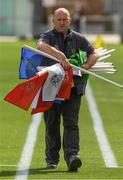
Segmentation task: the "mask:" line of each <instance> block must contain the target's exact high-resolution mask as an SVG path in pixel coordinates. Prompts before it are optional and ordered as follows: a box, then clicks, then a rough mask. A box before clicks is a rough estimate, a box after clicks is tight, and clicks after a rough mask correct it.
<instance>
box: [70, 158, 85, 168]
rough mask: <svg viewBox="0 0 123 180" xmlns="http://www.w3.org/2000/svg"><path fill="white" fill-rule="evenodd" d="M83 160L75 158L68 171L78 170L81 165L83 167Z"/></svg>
mask: <svg viewBox="0 0 123 180" xmlns="http://www.w3.org/2000/svg"><path fill="white" fill-rule="evenodd" d="M81 165H82V162H81V160H80V159H79V158H76V159H73V161H72V162H71V164H70V165H69V169H68V171H77V169H78V168H79V167H81Z"/></svg>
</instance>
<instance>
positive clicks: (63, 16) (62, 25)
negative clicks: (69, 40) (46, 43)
mask: <svg viewBox="0 0 123 180" xmlns="http://www.w3.org/2000/svg"><path fill="white" fill-rule="evenodd" d="M53 23H54V26H55V29H56V30H57V31H58V32H63V33H64V34H66V33H67V32H68V29H69V26H70V23H71V18H70V13H69V11H68V10H67V9H65V8H58V9H56V10H55V11H54V15H53Z"/></svg>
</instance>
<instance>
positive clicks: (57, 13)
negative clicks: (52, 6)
mask: <svg viewBox="0 0 123 180" xmlns="http://www.w3.org/2000/svg"><path fill="white" fill-rule="evenodd" d="M59 14H66V15H67V17H69V18H70V12H69V11H68V10H67V9H65V8H58V9H56V10H55V11H54V16H57V15H59Z"/></svg>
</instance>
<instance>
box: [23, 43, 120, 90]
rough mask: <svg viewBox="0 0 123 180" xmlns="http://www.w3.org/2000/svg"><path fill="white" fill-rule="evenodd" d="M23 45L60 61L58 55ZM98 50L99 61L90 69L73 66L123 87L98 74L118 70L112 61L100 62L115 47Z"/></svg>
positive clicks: (108, 55)
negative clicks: (54, 55)
mask: <svg viewBox="0 0 123 180" xmlns="http://www.w3.org/2000/svg"><path fill="white" fill-rule="evenodd" d="M23 47H25V48H27V49H29V50H31V51H33V52H36V53H38V54H40V55H44V56H46V57H48V58H51V59H54V60H56V61H57V62H59V60H58V59H57V58H56V57H53V56H51V55H50V54H47V53H45V52H42V51H40V50H38V49H35V48H33V47H31V46H28V45H24V46H23ZM96 51H97V52H98V53H99V59H98V62H97V63H96V64H95V65H94V66H93V67H91V68H90V69H89V70H85V69H83V68H81V67H77V66H75V65H73V64H71V66H72V67H73V68H76V69H78V70H81V71H82V72H83V73H86V74H90V75H92V76H94V77H97V78H99V79H102V80H104V81H106V82H108V83H110V84H112V85H114V86H117V87H119V88H121V89H123V85H121V84H119V83H117V82H114V81H112V80H109V79H107V78H105V77H102V76H100V75H99V74H96V72H97V73H98V72H106V73H115V72H116V70H115V69H113V68H114V66H113V65H112V63H104V62H100V61H102V60H104V59H107V58H108V57H110V56H111V53H112V52H114V51H115V49H111V50H107V49H103V48H99V49H97V50H96ZM94 72H95V73H94Z"/></svg>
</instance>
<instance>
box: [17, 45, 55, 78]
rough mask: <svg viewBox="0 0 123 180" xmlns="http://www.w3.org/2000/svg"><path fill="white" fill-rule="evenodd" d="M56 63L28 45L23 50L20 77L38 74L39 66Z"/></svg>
mask: <svg viewBox="0 0 123 180" xmlns="http://www.w3.org/2000/svg"><path fill="white" fill-rule="evenodd" d="M54 63H56V61H55V60H53V59H49V58H47V57H46V56H43V55H40V54H38V53H36V52H34V51H32V50H30V49H28V48H26V47H23V48H22V50H21V61H20V68H19V78H20V79H28V78H31V77H33V76H35V75H36V73H37V72H38V68H37V67H41V66H49V65H52V64H54Z"/></svg>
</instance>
